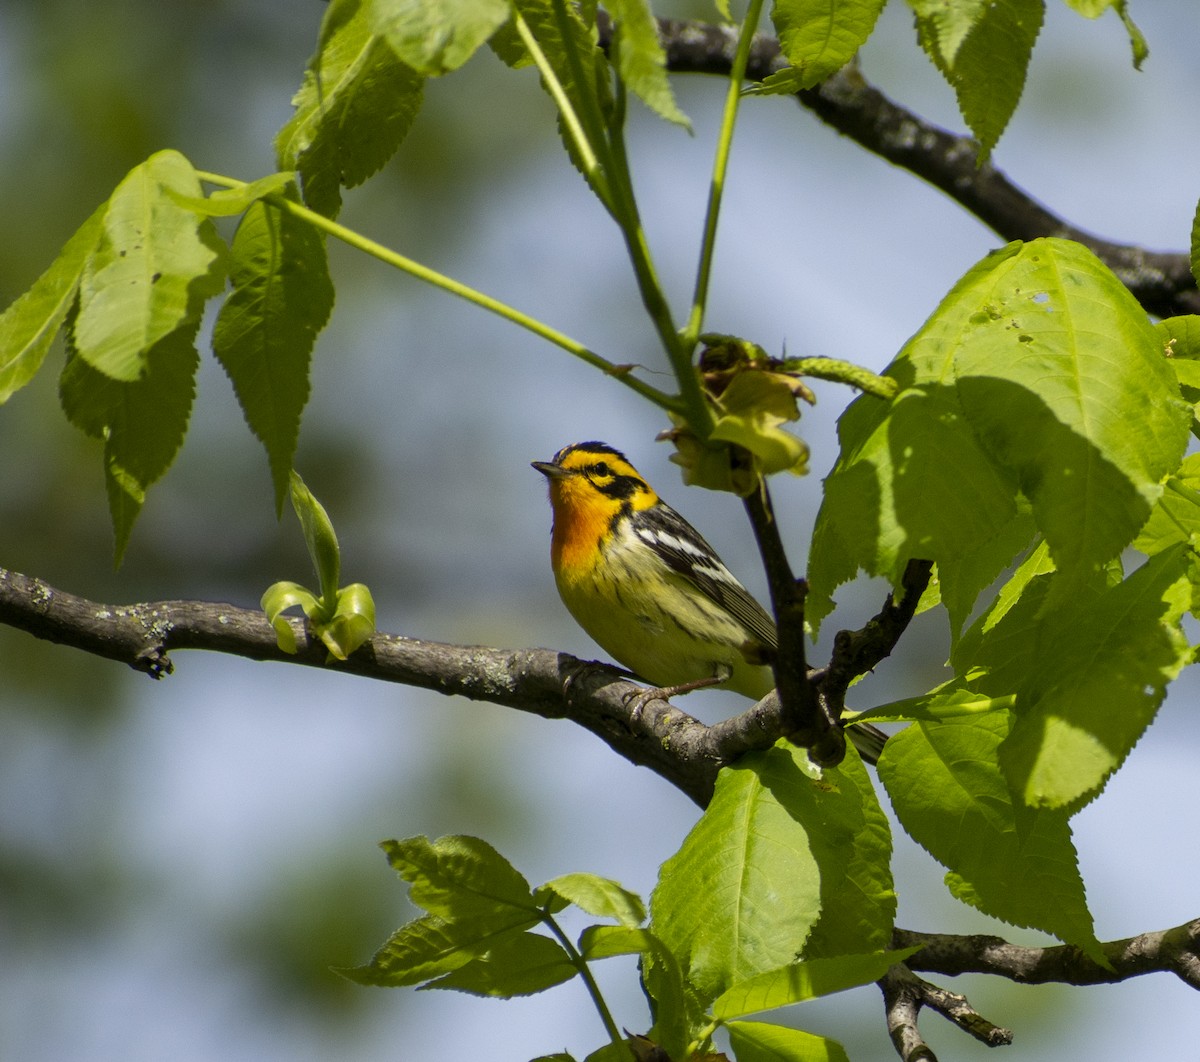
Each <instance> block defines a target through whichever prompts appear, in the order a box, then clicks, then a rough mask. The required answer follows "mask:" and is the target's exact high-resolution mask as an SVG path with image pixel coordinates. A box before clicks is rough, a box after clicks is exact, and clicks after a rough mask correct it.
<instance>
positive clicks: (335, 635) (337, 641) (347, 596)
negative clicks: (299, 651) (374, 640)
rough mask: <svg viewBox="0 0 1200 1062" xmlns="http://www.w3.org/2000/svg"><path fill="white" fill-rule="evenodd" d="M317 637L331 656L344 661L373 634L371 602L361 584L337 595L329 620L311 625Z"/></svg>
mask: <svg viewBox="0 0 1200 1062" xmlns="http://www.w3.org/2000/svg"><path fill="white" fill-rule="evenodd" d="M314 628H315V629H316V632H317V637H319V638H320V639H321V641H322V642H324V643H325V648H326V649H328V650H329V653H330V655H331V656H333V657H335V658H336V659H338V660H345V659H346V658H347V657H348V656H350V654H351V653H353V652H354V651H355V650H356V649H358V648H359V646H361V645H362V644H363V643H364V642H366V641H367V639H368V638H370V637H371V635H372V634H374V633H375V599H374V598H373V597H372V596H371V591H370V590H368V589H367V587H366V586H364V585H363V584H362V583H351V584H350V585H349V586H344V587H342V588H341V589H340V590H338V592H337V604H336V606H335V608H334V613H333V618H332V619H330V620H328V621H324V622H321V623H318V624H314Z"/></svg>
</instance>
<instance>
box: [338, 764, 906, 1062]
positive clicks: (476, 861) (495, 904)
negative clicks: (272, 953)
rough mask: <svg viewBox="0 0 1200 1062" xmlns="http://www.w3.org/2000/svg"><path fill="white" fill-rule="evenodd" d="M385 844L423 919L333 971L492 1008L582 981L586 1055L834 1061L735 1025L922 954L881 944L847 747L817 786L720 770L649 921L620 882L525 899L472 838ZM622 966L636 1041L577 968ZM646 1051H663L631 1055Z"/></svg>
mask: <svg viewBox="0 0 1200 1062" xmlns="http://www.w3.org/2000/svg"><path fill="white" fill-rule="evenodd" d="M383 847H384V850H385V852H386V853H387V856H388V860H389V861H390V862H391V864H392V866H393V867H394V868H395V869H396V870H397V872H398V873H399V874H400V876H401V877H402V878H403V879H404V880H405V881H407V882H409V884H410V885H411V898H412V900H413V902H414V903H415V904H417V905H419V906H420V907H422V908H423V909H424V910H425V911H426V912H427V913H426V914H425V915H423V916H422V917H420V918H417V919H416V920H414V921H412V922H409V923H408V924H406V925H404V926H402V927H401V928H400V929H398V930H397V931H396V932H395V933H394V934H393V935H392V936H391V938H390V939H389V940H388V941H387V942H386V943H385V944H384V945H383V946H382V947H381V948H380V949H379V951H378V952H377V953H376V955H375V956H374V958H373V959H372V960H371V962H370V963H368V964H367V965H365V966H361V967H358V968H355V969H352V970H344V971H342V972H343V973H345V974H346V976H348V977H350V978H352V979H353V980H355V981H358V982H360V983H362V984H370V985H390V986H396V985H419V986H421V987H423V988H440V989H455V990H458V991H462V992H469V993H473V994H476V995H481V996H495V997H511V996H517V995H527V994H530V993H533V992H539V991H542V990H544V989H547V988H550V987H553V986H555V985H559V984H561V983H563V982H565V981H568V980H570V979H572V978H574V977H576V976H579V977H581V978H582V979H583V981H584V983H585V985H586V986H587V989H588V991H589V993H590V994H591V996H592V999H593V1002H594V1004H595V1006H596V1009H597V1011H598V1013H599V1015H600V1018H601V1021H602V1022H603V1024H604V1027H605V1031H606V1033H607V1035H608V1043H606V1044H605V1045H604V1046H603V1047H600V1048H599V1049H597V1050H596V1051H595V1052H593V1053H592V1054H590V1055H589V1056H588V1059H589V1062H627V1060H628V1059H630V1058H631V1057H634V1058H638V1057H647V1058H649V1057H663V1054H662V1053H664V1052H665V1055H666V1057H669V1058H672V1059H681V1060H682V1059H701V1058H716V1057H721V1056H715V1055H713V1053H712V1052H713V1050H714V1047H713V1042H712V1040H713V1035H714V1034H715V1032H716V1031H717V1030H718V1029H720V1028H724V1029H725V1030H726V1032H727V1034H728V1036H729V1040H730V1043H731V1045H732V1047H733V1050H734V1051H735V1052H736V1054H737V1056H738V1057H739V1058H744V1059H762V1060H765V1059H773V1060H777V1062H800V1060H802V1059H811V1058H825V1059H830V1060H833V1062H836V1060H838V1059H845V1057H846V1055H845V1051H844V1050H843V1049H842V1047H841V1046H840V1045H839V1044H838V1043H837V1042H836V1041H833V1040H829V1039H826V1038H824V1037H820V1036H816V1035H814V1034H812V1033H808V1032H805V1031H803V1030H800V1029H794V1028H787V1027H783V1026H779V1025H775V1024H768V1023H764V1022H757V1021H746V1020H744V1019H745V1018H746V1016H747V1015H751V1014H758V1013H762V1012H764V1011H772V1010H776V1009H778V1008H780V1007H785V1006H788V1005H790V1004H793V1003H799V1002H802V1001H804V1000H806V999H813V998H816V997H818V996H822V995H828V994H831V993H833V992H840V991H842V990H844V989H847V988H853V987H855V986H857V985H862V984H869V983H870V982H872V981H875V980H877V979H878V978H880V977H881V976H883V974H884V973H885V972H886V970H887V969H888V967H889V966H891V965H892V964H893V963H897V962H901V961H903V960H904V959H905V958H907V957H908V956H909V955H910V954H912V951H913V950H915V949H910V950H907V951H889V950H887V948H888V945H889V942H890V939H891V925H892V918H893V916H894V914H895V893H894V892H893V891H892V880H891V875H890V872H889V871H888V862H889V858H890V855H891V837H890V835H889V833H888V825H887V819H886V818H885V816H884V814H883V812H882V810H881V809H880V807H879V804H878V802H877V800H876V798H875V790H874V787H873V786H872V785H871V782H870V779H869V778H868V777H867V773H866V770H865V769H864V768H863V766H862V764H861V762H860V761H859V760H858V759H857V757H856V756H854V755H853V754H851V756H850V757H849V758H848V759H847V760H846V762H845V763H843V765H842V766H841V767H840V768H837V769H834V770H829V771H826V772H824V774H823V775H819V776H817V775H815V774H814V772H813V771H812V769H811V768H809V767H808V765H807V761H806V760H805V758H804V754H803V753H802V752H800V751H798V750H795V749H792V748H776V749H772V750H770V751H769V752H767V753H764V754H759V755H754V756H748V757H745V758H744V759H743V760H741V761H740V762H739V763H738V765H737V767H736V768H734V769H730V770H727V771H725V772H723V774H722V776H721V779H720V781H719V783H718V785H717V790H716V794H715V796H714V797H713V800H712V802H711V803H710V804H709V807H708V809H707V810H706V811H705V814H704V816H703V817H702V818H701V819H700V821H699V822H698V823H697V824H696V826H695V827H694V828H693V830H692V831H691V833H690V834H689V835H688V837H687V838H686V840H685V841H684V842H683V845H682V847H681V848H680V850H679V851H678V852H677V853H676V854H675V855H674V856H672V857H671V858H670V859H669V860H667V862H666V863H664V864H663V866H662V869H661V872H660V877H659V881H658V885H657V886H656V888H655V890H654V895H653V897H652V899H651V905H650V907H651V910H650V916H651V917H650V921H649V924H646V911H645V905H644V904H643V903H642V901H641V899H640V898H639V897H637V896H636V895H634V894H633V893H630V892H629V891H628V890H626V889H624V888H622V887H621V886H620V885H618V884H617V883H615V882H613V881H610V880H607V879H605V878H600V877H597V876H595V875H591V874H569V875H566V876H564V877H561V878H556V879H554V880H553V881H549V882H547V883H546V884H544V885H542V886H540V887H539V888H537V889H531V888H530V886H529V883H528V882H527V881H526V880H525V878H524V877H522V876H521V875H520V874H519V873H518V872H517V871H516V870H515V869H514V868H513V867H512V866H511V864H509V863H508V862H507V861H506V860H505V859H504V858H503V857H502V856H500V855H499V854H498V853H497V852H496V851H495V850H494V849H492V848H491V847H490V846H489V845H487V844H486V843H485V842H483V841H480V840H477V839H475V838H470V837H444V838H441V839H440V840H438V841H434V842H431V841H429V840H427V839H426V838H423V837H416V838H410V839H409V840H406V841H389V842H386V843H385V844H384V846H383ZM700 882H702V883H703V887H697V884H698V883H700ZM784 896H786V897H787V903H780V902H779V899H780V898H781V897H784ZM569 905H574V906H575V907H577V908H579V909H581V910H582V911H584V912H586V913H587V914H589V915H592V916H594V917H598V918H602V919H606V920H608V922H606V923H603V924H594V925H589V926H588V927H587V928H585V929H584V930H583V931H582V932H581V933H580V935H579V937H578V939H577V941H575V942H572V941H571V940H570V939H569V937H568V936H567V934H566V932H565V931H564V930H563V928H562V926H561V925H560V923H559V920H558V919H557V918H556V916H557V915H559V914H560V913H561V912H562V911H563V910H564V909H565V908H567V907H568V906H569ZM609 923H612V924H609ZM547 931H548V932H549V935H548V936H547V935H546V932H547ZM620 955H633V956H636V957H637V958H638V959H639V961H640V968H641V971H642V982H643V987H644V989H645V991H646V995H647V997H648V999H649V1001H650V1006H651V1013H652V1017H653V1025H652V1026H651V1027H650V1028H649V1029H648V1030H647V1031H646V1033H645V1034H644V1035H642V1034H639V1035H637V1036H634V1037H629V1038H626V1037H623V1036H622V1035H621V1031H620V1029H621V1026H620V1025H619V1024H618V1023H617V1022H616V1020H615V1019H614V1017H613V1015H612V1013H611V1011H610V1010H609V1008H608V1005H607V1003H606V1002H605V1001H604V1000H603V998H602V996H601V995H600V992H599V989H598V988H597V986H596V982H595V980H594V979H593V977H592V976H591V973H590V971H589V969H588V964H589V963H591V962H595V961H598V960H601V959H606V958H611V957H614V956H620ZM651 1045H653V1046H654V1047H656V1048H657V1049H658V1050H659V1052H660V1053H659V1054H650V1053H646V1054H644V1055H643V1054H639V1050H638V1049H639V1047H642V1048H643V1049H645V1048H649V1047H650V1046H651ZM631 1052H632V1053H631ZM548 1057H549V1056H548ZM552 1057H553V1058H554V1059H556V1060H559V1062H570V1056H569V1055H566V1054H557V1055H554V1056H552Z"/></svg>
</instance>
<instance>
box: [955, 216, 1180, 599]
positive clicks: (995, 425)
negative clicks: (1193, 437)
mask: <svg viewBox="0 0 1200 1062" xmlns="http://www.w3.org/2000/svg"><path fill="white" fill-rule="evenodd" d="M974 294H975V297H976V299H977V300H978V303H979V308H978V310H977V312H976V313H975V314H973V315H972V317H971V319H970V325H969V328H968V330H967V331H966V332H965V333H964V335H963V336H962V341H961V343H960V345H959V348H958V351H957V353H956V355H955V372H956V377H957V393H958V396H959V399H960V401H961V403H962V409H963V411H964V412H965V414H966V416H967V417H968V418H969V420H970V424H971V427H972V428H973V429H974V431H975V432H976V434H977V435H978V437H979V439H980V442H981V444H982V445H983V447H984V448H985V449H986V451H987V452H988V453H989V454H990V456H991V457H992V459H993V461H994V462H995V463H996V464H997V465H998V466H999V467H1001V468H1003V469H1004V470H1005V471H1006V472H1008V473H1009V474H1011V475H1013V476H1015V477H1016V479H1017V481H1018V482H1019V483H1020V485H1021V490H1022V492H1023V493H1024V494H1025V496H1026V497H1027V498H1028V499H1029V501H1030V503H1031V505H1032V508H1033V515H1034V519H1035V520H1036V521H1037V524H1038V527H1039V528H1040V529H1041V531H1042V533H1043V534H1044V535H1045V536H1046V540H1047V542H1048V543H1049V546H1050V552H1051V555H1052V556H1053V558H1054V562H1055V564H1056V565H1057V567H1058V569H1059V570H1060V571H1061V572H1063V573H1064V574H1066V575H1067V576H1068V577H1069V578H1067V579H1065V580H1063V581H1062V582H1061V583H1060V592H1062V593H1068V592H1069V591H1070V588H1071V586H1072V585H1073V582H1074V581H1075V580H1076V577H1083V576H1084V575H1085V574H1086V573H1087V572H1088V571H1091V570H1093V569H1095V568H1097V567H1099V566H1101V565H1103V564H1105V563H1106V562H1107V561H1109V560H1110V559H1112V558H1113V557H1115V556H1117V555H1118V554H1119V553H1120V551H1121V550H1122V549H1124V548H1125V547H1126V546H1128V545H1129V544H1130V542H1132V541H1133V539H1134V536H1135V535H1137V533H1138V531H1139V530H1140V529H1141V527H1142V525H1143V524H1144V523H1145V522H1146V518H1147V517H1148V516H1149V515H1150V509H1151V507H1152V506H1153V505H1154V503H1155V502H1156V501H1157V500H1158V498H1159V496H1160V495H1161V493H1162V486H1161V483H1162V480H1163V478H1164V477H1165V476H1166V475H1168V474H1169V473H1170V472H1172V471H1173V470H1174V469H1175V468H1176V467H1177V466H1178V464H1179V460H1180V458H1181V457H1182V456H1183V450H1184V447H1185V445H1186V443H1187V432H1188V427H1189V421H1190V415H1189V413H1188V411H1187V409H1186V407H1185V406H1184V404H1183V402H1182V401H1181V400H1180V399H1179V398H1178V397H1177V395H1178V389H1177V386H1176V383H1175V379H1174V376H1173V375H1172V373H1171V370H1170V368H1169V366H1168V365H1167V363H1166V359H1164V358H1163V356H1162V343H1161V340H1160V339H1159V337H1158V335H1157V333H1156V332H1155V330H1154V328H1153V327H1152V326H1151V325H1150V322H1149V320H1148V319H1147V317H1146V313H1145V311H1144V310H1143V309H1142V308H1141V307H1140V306H1139V305H1138V303H1137V302H1136V301H1135V300H1134V298H1133V296H1132V295H1130V293H1129V290H1128V288H1126V287H1125V286H1124V285H1123V284H1122V283H1121V282H1120V281H1119V280H1118V279H1117V278H1116V277H1115V276H1113V274H1112V273H1111V271H1110V270H1109V269H1108V268H1107V267H1106V266H1105V265H1104V264H1103V263H1102V262H1101V261H1100V260H1099V259H1098V258H1096V256H1095V255H1094V254H1092V252H1091V251H1089V250H1088V249H1087V248H1085V247H1083V246H1081V245H1080V244H1077V243H1072V242H1071V241H1068V240H1058V239H1045V240H1034V241H1032V242H1030V243H1028V244H1025V245H1024V246H1023V247H1021V248H1020V249H1019V251H1018V252H1017V253H1016V254H1014V255H1011V256H1010V257H1007V258H1006V259H1005V260H1004V261H1003V262H1002V263H1000V264H999V266H998V268H996V269H995V270H993V271H991V272H990V274H989V275H988V276H986V277H983V278H981V283H980V284H979V285H978V286H977V289H976V291H975V293H974Z"/></svg>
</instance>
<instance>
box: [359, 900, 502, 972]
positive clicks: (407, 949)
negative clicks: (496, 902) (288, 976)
mask: <svg viewBox="0 0 1200 1062" xmlns="http://www.w3.org/2000/svg"><path fill="white" fill-rule="evenodd" d="M519 932H521V930H514V929H512V928H511V927H509V928H504V929H497V927H496V925H495V920H494V919H492V918H482V919H465V920H460V921H455V922H447V921H446V920H445V919H442V918H438V917H436V916H434V915H426V916H424V917H423V918H418V919H415V920H414V921H412V922H409V923H407V924H406V925H403V926H401V927H400V928H399V929H398V930H396V932H395V933H393V934H392V935H391V936H390V937H389V938H388V940H387V941H386V943H384V945H383V946H382V947H381V948H380V949H379V950H378V951H377V952H376V953H375V955H374V957H373V958H372V959H371V961H370V962H369V963H367V964H366V965H364V966H355V967H350V968H339V969H338V971H337V972H338V973H340V974H341V975H342V976H343V977H346V978H349V979H350V980H351V981H356V982H357V983H358V984H360V985H376V986H379V987H382V988H400V987H403V986H405V985H419V984H421V983H423V982H425V981H429V980H431V979H433V978H435V977H441V976H443V975H444V974H447V973H450V972H451V971H452V970H457V969H458V968H459V967H460V966H463V965H465V964H466V963H468V962H471V961H472V960H473V959H475V958H476V957H478V956H479V955H481V954H483V953H484V952H486V951H487V950H488V949H489V948H492V947H494V946H496V945H497V944H498V942H499V941H502V940H503V939H505V937H506V935H511V934H513V933H519Z"/></svg>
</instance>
